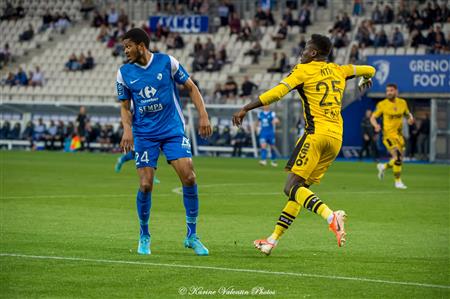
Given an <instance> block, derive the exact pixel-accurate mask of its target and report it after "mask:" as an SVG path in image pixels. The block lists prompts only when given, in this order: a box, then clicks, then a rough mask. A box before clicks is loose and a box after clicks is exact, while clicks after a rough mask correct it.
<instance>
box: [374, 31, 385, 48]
mask: <svg viewBox="0 0 450 299" xmlns="http://www.w3.org/2000/svg"><path fill="white" fill-rule="evenodd" d="M387 45H388V39H387V35H386V32H385V31H384V29H381V30H380V31H379V32H377V34H376V36H375V40H374V41H373V46H374V47H375V48H378V47H386V46H387Z"/></svg>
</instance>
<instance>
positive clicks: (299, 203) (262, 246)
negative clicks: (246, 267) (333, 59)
mask: <svg viewBox="0 0 450 299" xmlns="http://www.w3.org/2000/svg"><path fill="white" fill-rule="evenodd" d="M331 47H332V45H331V41H330V39H329V38H328V37H326V36H323V35H318V34H313V35H312V36H311V39H310V40H309V41H308V42H307V44H306V48H305V50H304V51H303V54H302V56H301V59H300V64H297V65H296V66H295V67H294V69H293V70H292V71H291V73H290V74H289V75H288V76H287V77H286V78H284V79H283V80H282V81H281V82H280V84H278V85H277V86H276V87H274V88H272V89H270V90H268V91H266V92H265V93H263V94H262V95H260V96H259V99H257V100H255V101H253V102H251V103H250V104H247V105H246V106H244V107H243V108H242V109H241V110H240V111H239V112H237V113H235V114H234V115H233V123H234V124H235V125H237V126H240V125H241V124H242V120H243V119H244V117H245V115H246V113H247V112H248V111H250V110H252V109H255V108H257V107H261V106H263V105H269V104H271V103H274V102H276V101H278V100H280V99H281V98H282V97H284V96H285V95H286V94H287V93H289V92H290V91H291V90H293V89H295V90H297V91H298V93H299V94H300V97H301V100H302V103H303V111H304V118H305V123H306V128H305V134H304V135H303V136H302V137H301V138H300V139H299V140H298V141H297V145H296V146H295V149H294V151H293V153H292V156H291V158H290V159H289V161H288V163H287V165H286V170H287V171H288V172H289V174H288V177H287V181H286V185H285V187H284V193H285V194H286V196H288V198H289V200H288V202H287V204H286V206H285V207H284V209H283V211H282V212H281V215H280V217H279V219H278V221H277V224H276V226H275V230H274V231H273V233H272V235H270V236H269V237H268V238H266V239H261V240H256V241H255V242H254V245H255V247H256V248H257V249H258V250H260V251H261V252H263V253H264V254H266V255H269V254H270V253H271V251H272V249H273V248H274V247H275V246H276V245H277V243H278V240H279V239H280V237H281V236H282V235H283V233H284V232H285V231H286V230H287V229H288V228H289V226H290V225H291V224H292V223H293V221H294V219H295V218H296V217H297V215H298V214H299V212H300V209H301V208H302V207H304V208H306V209H307V210H309V211H312V212H314V213H316V214H318V215H320V216H322V218H324V219H325V220H326V221H327V222H328V224H329V228H330V230H331V231H332V232H333V233H334V234H335V235H336V238H337V243H338V246H342V245H344V243H345V231H344V220H345V217H346V215H345V212H344V211H333V210H331V209H330V208H329V207H328V206H327V205H326V204H325V203H324V202H322V201H321V200H320V199H319V198H318V197H317V195H315V194H314V193H313V192H312V191H311V190H310V189H309V187H310V186H311V185H312V184H317V183H319V182H320V179H321V178H322V177H323V175H324V174H325V172H326V170H327V169H328V167H330V165H331V163H332V162H333V161H334V159H335V158H336V156H337V155H338V153H339V150H340V148H341V144H342V129H343V128H342V126H343V124H342V116H341V103H342V96H343V93H344V89H345V81H346V80H347V79H351V78H353V77H355V76H362V77H363V78H362V79H361V82H360V84H359V85H360V88H361V89H365V88H369V87H370V86H371V85H372V81H371V79H370V78H371V77H373V76H374V74H375V68H373V67H371V66H356V65H343V66H340V65H337V64H334V63H328V62H327V57H328V55H329V54H330V51H331Z"/></svg>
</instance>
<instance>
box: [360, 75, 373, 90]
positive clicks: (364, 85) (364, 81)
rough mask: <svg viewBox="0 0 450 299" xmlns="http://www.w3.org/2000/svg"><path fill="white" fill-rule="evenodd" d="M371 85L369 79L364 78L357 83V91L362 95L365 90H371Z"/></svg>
mask: <svg viewBox="0 0 450 299" xmlns="http://www.w3.org/2000/svg"><path fill="white" fill-rule="evenodd" d="M372 84H373V83H372V79H370V78H368V79H366V78H364V77H363V78H361V80H360V81H359V84H358V88H359V91H360V92H361V93H363V92H364V91H365V90H367V89H369V88H371V87H372Z"/></svg>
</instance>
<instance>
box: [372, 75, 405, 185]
mask: <svg viewBox="0 0 450 299" xmlns="http://www.w3.org/2000/svg"><path fill="white" fill-rule="evenodd" d="M380 116H383V143H384V145H385V146H386V148H387V150H388V151H389V153H390V154H391V157H392V158H391V160H390V161H389V162H388V163H385V164H383V163H379V164H378V165H377V168H378V178H379V179H380V180H381V179H383V177H384V171H385V170H386V169H390V168H392V170H393V172H394V178H395V184H394V186H395V188H397V189H406V188H407V187H406V185H405V184H403V182H402V180H401V178H400V174H401V172H402V161H403V152H404V150H405V140H404V139H403V134H402V128H403V118H404V117H407V118H408V124H410V125H412V124H413V123H414V117H413V116H412V114H411V112H409V109H408V104H407V103H406V101H405V100H404V99H402V98H399V97H398V88H397V85H396V84H393V83H390V84H387V85H386V99H384V100H382V101H380V102H378V104H377V107H376V109H375V112H374V113H373V114H372V117H371V118H370V122H371V123H372V126H373V127H374V128H375V131H376V132H380V130H381V127H380V125H379V124H378V123H377V120H376V119H377V118H378V117H380Z"/></svg>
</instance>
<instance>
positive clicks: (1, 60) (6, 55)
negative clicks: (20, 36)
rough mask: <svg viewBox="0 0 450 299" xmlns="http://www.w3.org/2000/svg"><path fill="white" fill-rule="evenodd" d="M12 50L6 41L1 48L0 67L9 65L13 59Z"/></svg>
mask: <svg viewBox="0 0 450 299" xmlns="http://www.w3.org/2000/svg"><path fill="white" fill-rule="evenodd" d="M11 58H12V57H11V52H10V49H9V44H8V43H5V46H4V47H3V48H0V69H1V68H2V67H3V66H4V65H7V64H8V63H9V62H10V61H11Z"/></svg>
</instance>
